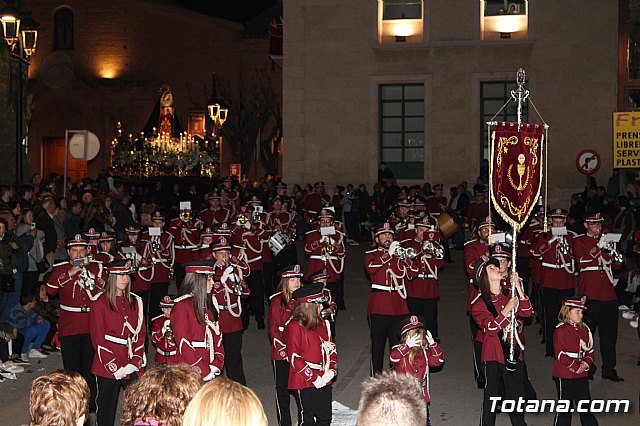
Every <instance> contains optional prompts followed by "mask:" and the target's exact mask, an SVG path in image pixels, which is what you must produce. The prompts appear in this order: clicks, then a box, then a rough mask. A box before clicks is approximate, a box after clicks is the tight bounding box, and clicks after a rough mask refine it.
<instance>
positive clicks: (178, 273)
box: [173, 263, 187, 291]
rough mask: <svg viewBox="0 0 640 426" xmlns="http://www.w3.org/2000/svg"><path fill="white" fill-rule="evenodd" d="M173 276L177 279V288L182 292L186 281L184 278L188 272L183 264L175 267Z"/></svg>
mask: <svg viewBox="0 0 640 426" xmlns="http://www.w3.org/2000/svg"><path fill="white" fill-rule="evenodd" d="M173 275H174V277H175V279H176V288H177V289H178V291H180V286H181V285H182V281H184V276H185V275H187V271H186V270H185V268H184V266H183V265H182V264H177V263H176V264H174V265H173Z"/></svg>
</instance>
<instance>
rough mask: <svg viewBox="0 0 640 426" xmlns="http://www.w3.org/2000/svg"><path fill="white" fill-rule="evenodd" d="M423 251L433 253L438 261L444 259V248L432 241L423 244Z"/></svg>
mask: <svg viewBox="0 0 640 426" xmlns="http://www.w3.org/2000/svg"><path fill="white" fill-rule="evenodd" d="M422 250H424V251H426V252H428V253H431V254H432V255H433V256H435V257H436V258H437V259H444V249H443V248H442V246H440V245H437V246H436V245H435V244H434V243H433V241H431V240H427V241H425V242H424V243H423V244H422Z"/></svg>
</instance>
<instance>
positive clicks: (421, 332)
mask: <svg viewBox="0 0 640 426" xmlns="http://www.w3.org/2000/svg"><path fill="white" fill-rule="evenodd" d="M416 335H417V336H420V346H416V347H414V348H411V349H409V362H413V358H414V357H415V356H416V354H417V353H418V352H420V351H422V349H423V347H424V346H425V345H426V344H427V333H426V332H425V330H424V328H422V327H417V328H412V329H411V330H409V331H407V332H406V333H404V334H403V335H402V343H406V341H407V339H408V338H409V337H412V336H416Z"/></svg>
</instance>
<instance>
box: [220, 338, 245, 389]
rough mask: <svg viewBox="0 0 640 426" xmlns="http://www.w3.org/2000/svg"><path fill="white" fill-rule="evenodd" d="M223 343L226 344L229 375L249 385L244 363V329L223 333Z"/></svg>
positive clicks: (225, 353)
mask: <svg viewBox="0 0 640 426" xmlns="http://www.w3.org/2000/svg"><path fill="white" fill-rule="evenodd" d="M222 344H223V345H224V368H225V369H226V370H227V377H228V378H229V379H231V380H235V381H236V382H238V383H240V384H241V385H244V386H247V379H246V378H245V377H244V366H243V364H242V331H236V332H235V333H222Z"/></svg>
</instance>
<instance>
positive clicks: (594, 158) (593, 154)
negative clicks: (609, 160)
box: [576, 149, 602, 175]
mask: <svg viewBox="0 0 640 426" xmlns="http://www.w3.org/2000/svg"><path fill="white" fill-rule="evenodd" d="M601 163H602V161H601V160H600V154H598V152H597V151H595V150H593V149H585V150H583V151H580V152H579V153H578V155H577V156H576V167H577V168H578V171H580V173H583V174H585V175H592V174H594V173H595V172H597V171H598V170H599V169H600V164H601Z"/></svg>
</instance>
